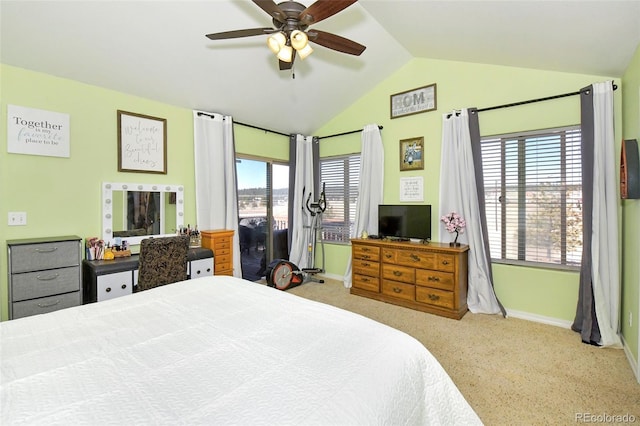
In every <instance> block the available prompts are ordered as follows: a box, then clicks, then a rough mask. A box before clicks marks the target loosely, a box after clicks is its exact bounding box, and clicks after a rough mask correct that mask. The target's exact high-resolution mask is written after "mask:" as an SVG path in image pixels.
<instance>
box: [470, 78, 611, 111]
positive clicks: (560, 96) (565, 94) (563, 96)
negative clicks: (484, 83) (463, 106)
mask: <svg viewBox="0 0 640 426" xmlns="http://www.w3.org/2000/svg"><path fill="white" fill-rule="evenodd" d="M617 88H618V86H617V85H616V84H614V85H613V90H616V89H617ZM579 94H580V91H579V90H578V91H577V92H571V93H563V94H561V95H555V96H547V97H546V98H538V99H530V100H528V101H521V102H514V103H512V104H504V105H498V106H492V107H487V108H479V109H478V110H477V111H478V112H482V111H491V110H492V109H500V108H509V107H512V106H518V105H526V104H532V103H535V102H542V101H549V100H551V99H559V98H566V97H567V96H575V95H579Z"/></svg>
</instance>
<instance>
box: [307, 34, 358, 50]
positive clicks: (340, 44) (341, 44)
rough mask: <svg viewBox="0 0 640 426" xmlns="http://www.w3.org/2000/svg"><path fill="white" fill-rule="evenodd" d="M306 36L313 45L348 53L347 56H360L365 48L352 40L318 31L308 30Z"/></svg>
mask: <svg viewBox="0 0 640 426" xmlns="http://www.w3.org/2000/svg"><path fill="white" fill-rule="evenodd" d="M307 36H308V37H309V40H310V41H312V42H314V43H317V44H319V45H321V46H324V47H328V48H329V49H333V50H337V51H338V52H342V53H348V54H349V55H355V56H360V54H362V52H364V50H365V49H366V48H367V47H366V46H363V45H361V44H360V43H356V42H355V41H353V40H349V39H348V38H344V37H340V36H339V35H335V34H331V33H327V32H324V31H320V30H309V31H307Z"/></svg>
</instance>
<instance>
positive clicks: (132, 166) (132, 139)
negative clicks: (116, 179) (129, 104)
mask: <svg viewBox="0 0 640 426" xmlns="http://www.w3.org/2000/svg"><path fill="white" fill-rule="evenodd" d="M118 171H119V172H140V173H158V174H167V120H166V119H165V118H158V117H151V116H148V115H143V114H136V113H133V112H127V111H120V110H118Z"/></svg>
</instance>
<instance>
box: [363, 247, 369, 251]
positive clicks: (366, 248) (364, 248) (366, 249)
mask: <svg viewBox="0 0 640 426" xmlns="http://www.w3.org/2000/svg"><path fill="white" fill-rule="evenodd" d="M362 251H371V250H370V249H369V247H362Z"/></svg>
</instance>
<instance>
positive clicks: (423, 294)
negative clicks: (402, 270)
mask: <svg viewBox="0 0 640 426" xmlns="http://www.w3.org/2000/svg"><path fill="white" fill-rule="evenodd" d="M416 301H417V302H421V303H428V304H429V305H436V306H442V307H443V308H448V309H453V292H451V291H444V290H438V289H435V288H429V287H421V286H417V287H416Z"/></svg>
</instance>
